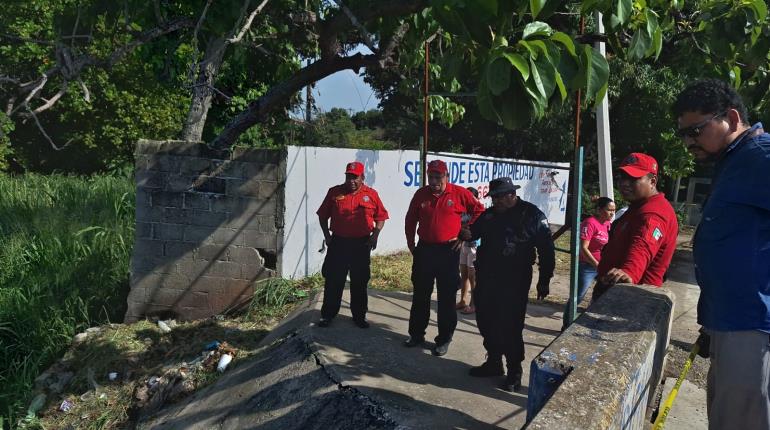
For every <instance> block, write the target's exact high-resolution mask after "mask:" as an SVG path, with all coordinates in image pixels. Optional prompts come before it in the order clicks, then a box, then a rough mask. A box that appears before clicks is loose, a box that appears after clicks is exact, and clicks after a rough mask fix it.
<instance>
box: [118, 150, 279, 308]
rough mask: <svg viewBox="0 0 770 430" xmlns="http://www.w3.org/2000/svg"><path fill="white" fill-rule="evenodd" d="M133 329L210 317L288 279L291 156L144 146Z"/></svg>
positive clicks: (131, 300) (139, 162)
mask: <svg viewBox="0 0 770 430" xmlns="http://www.w3.org/2000/svg"><path fill="white" fill-rule="evenodd" d="M135 158H136V232H135V242H134V251H133V255H132V258H131V291H130V293H129V297H128V311H127V312H126V317H125V319H126V321H127V322H133V321H136V320H137V319H139V318H143V317H145V316H151V315H160V316H166V315H168V316H174V317H176V318H179V319H182V320H189V319H197V318H205V317H208V316H211V315H215V314H218V313H221V312H224V311H227V310H229V309H232V308H234V307H237V306H239V305H241V304H243V303H245V302H248V300H249V299H250V298H251V295H252V294H253V284H254V282H255V281H258V280H261V279H265V278H269V277H273V276H276V274H277V273H280V255H281V252H280V251H281V248H282V245H283V244H282V243H281V242H282V238H283V206H284V193H283V190H284V187H283V184H284V182H285V172H286V166H285V163H286V155H285V151H282V150H254V149H246V150H240V149H235V150H233V151H214V150H212V149H210V148H209V147H207V146H206V145H205V144H203V143H199V142H180V141H162V142H159V141H149V140H140V141H139V142H138V143H137V146H136V151H135Z"/></svg>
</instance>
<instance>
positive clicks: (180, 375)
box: [22, 276, 321, 430]
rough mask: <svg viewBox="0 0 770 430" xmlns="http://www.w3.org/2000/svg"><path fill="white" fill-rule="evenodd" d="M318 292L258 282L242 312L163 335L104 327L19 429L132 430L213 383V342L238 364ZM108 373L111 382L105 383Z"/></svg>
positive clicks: (310, 283)
mask: <svg viewBox="0 0 770 430" xmlns="http://www.w3.org/2000/svg"><path fill="white" fill-rule="evenodd" d="M320 286H321V278H320V276H314V277H309V278H305V279H300V280H284V279H269V280H265V281H261V282H259V283H257V284H256V285H255V296H254V300H253V301H252V303H251V306H250V308H249V309H247V310H246V312H241V313H239V314H238V315H236V316H227V317H215V318H209V319H206V320H200V321H193V322H187V323H179V324H173V323H172V322H170V321H166V322H167V323H168V324H170V325H171V326H172V327H173V328H172V330H171V331H170V332H168V333H163V332H162V331H161V330H160V329H159V327H158V325H157V324H156V323H155V322H151V321H146V320H145V321H139V322H137V323H136V324H130V325H124V324H110V325H108V326H103V327H101V328H100V329H99V330H98V331H94V332H93V333H91V334H89V335H88V336H87V338H86V340H84V341H83V342H82V343H79V344H77V345H76V346H74V347H73V348H71V349H70V350H69V351H67V353H66V354H65V355H64V357H63V358H62V359H61V360H60V361H59V362H58V363H57V364H56V366H55V367H54V369H53V370H52V372H51V374H52V375H51V377H49V380H54V381H55V380H56V379H57V378H56V376H55V375H54V374H55V373H58V374H59V375H61V374H64V373H67V372H72V374H73V376H72V379H71V382H69V383H68V384H67V385H66V386H65V387H64V390H63V391H62V393H61V394H60V395H59V396H58V397H56V398H54V399H49V402H48V404H47V406H46V407H45V408H44V409H43V410H41V411H40V413H39V414H38V416H36V417H34V418H31V417H30V418H26V419H25V420H24V421H23V422H22V424H23V426H24V427H25V428H27V429H33V428H35V429H38V428H39V429H51V428H56V429H59V428H77V429H100V430H106V429H119V428H132V427H133V426H135V425H136V424H137V422H138V421H139V420H140V419H141V418H142V417H144V416H147V415H148V414H152V413H153V412H154V411H155V410H157V408H159V407H161V406H163V405H164V404H166V403H168V402H173V401H175V400H179V399H180V398H182V397H184V396H186V395H189V394H190V393H191V392H193V391H195V390H198V389H200V388H202V387H204V386H206V385H208V384H209V383H211V382H213V381H215V380H216V379H217V375H218V373H217V372H216V371H215V370H214V367H215V365H216V362H217V360H218V357H219V355H218V354H217V352H218V351H217V350H216V349H215V350H214V352H212V353H209V352H207V349H211V344H212V342H216V343H219V345H220V348H222V346H223V345H227V346H226V348H227V351H228V352H231V353H232V354H233V355H234V356H235V358H234V359H235V362H234V364H233V365H234V366H235V365H237V363H238V362H239V361H243V360H244V359H246V358H248V357H250V356H252V355H254V354H255V353H257V352H258V351H259V349H258V347H259V344H260V342H261V341H262V339H263V338H264V336H265V335H266V334H267V333H269V331H270V329H271V328H272V327H273V326H274V325H275V323H276V322H278V321H280V320H281V319H282V318H283V317H285V316H286V315H287V314H288V313H289V312H290V311H291V310H293V309H294V308H295V307H296V306H297V305H298V303H300V302H301V301H303V300H305V299H306V298H307V297H308V296H309V295H310V294H311V293H312V292H313V290H316V289H318V288H319V287H320ZM209 355H211V356H212V358H209ZM112 372H114V373H115V374H116V375H114V376H115V379H114V380H110V378H109V374H110V373H112ZM156 384H157V385H158V386H156ZM161 387H162V388H161ZM64 401H66V402H68V403H69V404H70V405H71V409H69V410H68V411H66V412H65V411H62V410H61V404H62V402H64Z"/></svg>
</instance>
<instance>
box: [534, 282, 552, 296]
mask: <svg viewBox="0 0 770 430" xmlns="http://www.w3.org/2000/svg"><path fill="white" fill-rule="evenodd" d="M549 284H550V282H549V281H548V280H544V279H539V280H538V281H537V299H538V300H543V299H544V298H546V297H548V294H550V293H551V287H550V285H549Z"/></svg>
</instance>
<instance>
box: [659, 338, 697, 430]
mask: <svg viewBox="0 0 770 430" xmlns="http://www.w3.org/2000/svg"><path fill="white" fill-rule="evenodd" d="M696 355H698V344H697V343H694V344H693V345H692V350H691V351H690V356H689V357H687V361H685V362H684V369H682V373H680V374H679V378H678V379H677V380H676V384H674V389H673V390H671V393H670V394H669V395H668V397H667V398H666V402H665V403H663V407H662V408H660V410H659V412H658V418H656V419H655V424H654V425H653V426H652V428H653V430H662V429H663V423H665V422H666V417H667V416H668V413H669V412H671V405H673V404H674V399H676V395H677V394H679V388H680V387H681V386H682V382H684V378H685V377H686V376H687V372H689V371H690V367H692V362H693V361H694V360H695V356H696Z"/></svg>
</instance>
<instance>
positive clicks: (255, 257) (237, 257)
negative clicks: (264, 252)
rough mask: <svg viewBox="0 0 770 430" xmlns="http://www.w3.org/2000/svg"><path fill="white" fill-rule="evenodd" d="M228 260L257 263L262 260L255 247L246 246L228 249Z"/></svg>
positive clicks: (240, 262)
mask: <svg viewBox="0 0 770 430" xmlns="http://www.w3.org/2000/svg"><path fill="white" fill-rule="evenodd" d="M230 261H233V262H235V263H239V264H257V263H260V262H261V261H262V258H261V257H260V256H259V253H258V252H257V250H256V249H254V248H252V247H248V246H244V247H237V248H231V249H230Z"/></svg>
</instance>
